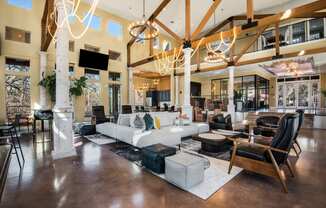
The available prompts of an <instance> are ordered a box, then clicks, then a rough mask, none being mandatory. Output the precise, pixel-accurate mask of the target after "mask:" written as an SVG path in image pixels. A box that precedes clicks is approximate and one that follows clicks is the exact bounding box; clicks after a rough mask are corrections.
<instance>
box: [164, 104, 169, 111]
mask: <svg viewBox="0 0 326 208" xmlns="http://www.w3.org/2000/svg"><path fill="white" fill-rule="evenodd" d="M163 105H164V111H169V106H168V104H166V103H164V104H163Z"/></svg>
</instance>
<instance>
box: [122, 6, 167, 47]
mask: <svg viewBox="0 0 326 208" xmlns="http://www.w3.org/2000/svg"><path fill="white" fill-rule="evenodd" d="M170 1H171V0H163V1H162V2H161V4H160V5H159V6H158V7H157V8H156V9H155V11H154V12H153V13H152V14H151V16H149V18H148V19H147V21H153V20H154V19H155V18H156V17H157V16H158V15H159V14H160V13H161V11H162V10H163V9H164V8H165V7H166V6H167V5H168V3H170ZM144 30H145V28H144V27H143V28H141V30H140V31H141V32H143V31H144ZM135 41H136V38H135V37H132V38H131V39H130V40H129V42H128V44H127V46H128V47H130V46H132V44H134V42H135Z"/></svg>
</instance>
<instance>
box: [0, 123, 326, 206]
mask: <svg viewBox="0 0 326 208" xmlns="http://www.w3.org/2000/svg"><path fill="white" fill-rule="evenodd" d="M38 139H39V140H41V136H39V138H38ZM23 140H24V142H23V143H24V148H23V149H24V153H25V157H26V164H25V166H24V169H23V170H22V171H21V172H20V171H19V168H18V164H17V161H16V158H15V155H13V157H12V163H11V167H10V170H9V175H8V180H7V183H6V187H5V191H4V195H3V198H2V202H1V204H0V207H1V208H24V207H31V208H38V207H39V208H52V207H53V208H62V207H69V208H74V207H76V208H77V207H78V208H84V207H85V208H86V207H87V208H101V207H105V208H108V207H110V208H127V207H149V208H160V207H167V208H172V207H211V208H213V207H214V208H216V207H219V208H220V207H237V208H239V207H278V208H280V207H295V208H301V207H314V208H317V207H326V131H319V130H314V131H312V130H307V129H303V130H302V131H301V132H300V138H299V142H300V144H301V145H302V148H303V150H304V151H303V153H302V154H301V156H300V158H299V159H295V157H291V161H292V163H293V166H294V168H295V172H296V177H295V178H290V177H288V187H289V193H288V194H285V193H284V192H282V189H281V186H280V184H279V182H278V181H277V180H274V179H272V178H268V177H265V176H260V175H257V174H254V173H250V172H246V171H243V172H242V173H240V174H239V175H238V176H237V177H235V178H234V179H233V180H231V181H230V182H229V183H228V184H226V185H225V186H224V187H223V188H222V189H221V190H219V191H218V192H216V193H215V194H214V195H213V196H212V197H210V198H209V199H208V200H206V201H204V200H202V199H199V198H197V197H195V196H193V195H191V194H190V193H187V192H184V191H182V190H180V189H178V188H176V187H174V186H172V185H170V184H168V183H167V182H165V181H163V180H161V179H160V178H158V177H156V176H153V175H151V174H150V173H148V172H146V171H143V170H141V169H140V168H139V167H138V166H136V165H134V164H132V163H130V162H129V161H127V160H125V159H123V158H121V157H119V156H117V155H115V154H114V153H112V152H110V151H109V150H108V149H107V148H106V147H105V146H97V145H95V144H93V143H83V142H77V143H76V146H77V150H78V157H74V158H67V159H62V160H57V161H52V159H51V156H50V154H49V148H50V145H49V143H42V142H40V141H39V142H38V143H36V144H33V142H32V141H31V138H30V137H28V136H25V137H24V138H23ZM286 174H288V173H286Z"/></svg>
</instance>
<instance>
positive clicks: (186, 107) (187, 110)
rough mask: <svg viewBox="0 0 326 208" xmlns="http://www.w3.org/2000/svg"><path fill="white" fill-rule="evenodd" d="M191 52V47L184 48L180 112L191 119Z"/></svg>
mask: <svg viewBox="0 0 326 208" xmlns="http://www.w3.org/2000/svg"><path fill="white" fill-rule="evenodd" d="M191 52H192V48H184V49H183V53H184V62H185V68H184V76H183V78H184V82H183V106H182V113H183V114H186V115H187V116H188V118H189V119H190V120H191V121H192V106H191V105H190V78H191Z"/></svg>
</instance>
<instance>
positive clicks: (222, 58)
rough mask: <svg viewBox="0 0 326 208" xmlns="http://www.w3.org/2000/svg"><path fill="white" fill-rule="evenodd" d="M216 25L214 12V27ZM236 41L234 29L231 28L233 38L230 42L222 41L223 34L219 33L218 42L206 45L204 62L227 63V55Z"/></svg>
mask: <svg viewBox="0 0 326 208" xmlns="http://www.w3.org/2000/svg"><path fill="white" fill-rule="evenodd" d="M215 24H216V20H215V12H214V25H215ZM236 39H237V33H236V27H233V38H232V40H231V41H226V40H224V37H223V32H221V33H220V41H217V42H214V43H206V49H207V56H206V57H205V61H206V62H207V63H220V62H227V58H226V56H227V53H228V52H229V51H230V49H231V48H232V47H233V45H234V43H235V41H236Z"/></svg>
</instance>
